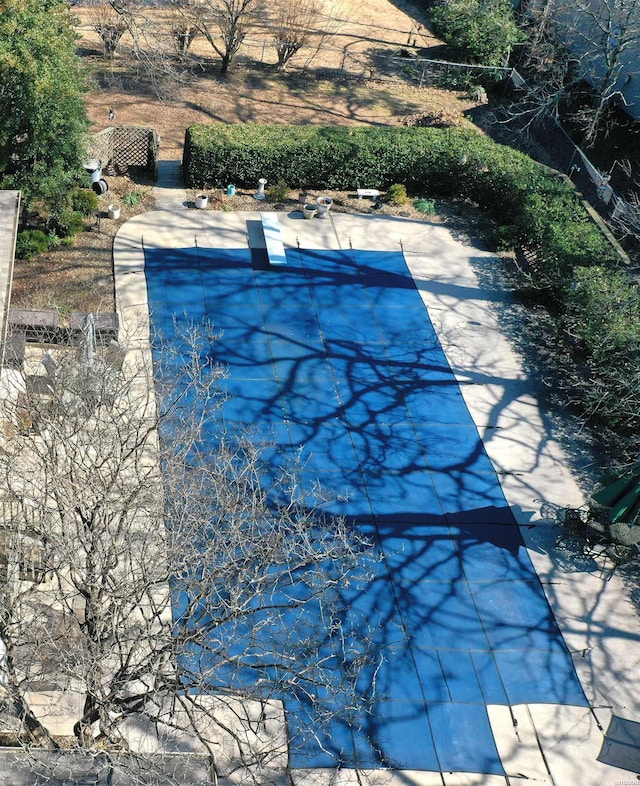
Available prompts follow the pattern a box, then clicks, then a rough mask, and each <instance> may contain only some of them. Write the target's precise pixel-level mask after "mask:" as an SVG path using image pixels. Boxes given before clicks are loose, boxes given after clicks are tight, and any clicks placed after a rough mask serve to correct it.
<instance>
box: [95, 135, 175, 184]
mask: <svg viewBox="0 0 640 786" xmlns="http://www.w3.org/2000/svg"><path fill="white" fill-rule="evenodd" d="M159 146H160V145H159V139H158V134H157V133H156V131H155V129H153V128H144V127H141V126H109V128H105V129H103V130H102V131H99V132H98V133H97V134H94V135H93V136H92V137H91V141H90V143H89V157H90V158H96V159H98V160H99V161H101V162H102V169H103V171H105V172H107V173H112V174H117V175H122V174H125V173H126V172H128V171H129V170H130V169H131V168H132V167H137V168H140V169H145V170H146V171H148V172H149V173H150V174H151V175H153V176H154V177H155V176H156V168H157V164H158V152H159Z"/></svg>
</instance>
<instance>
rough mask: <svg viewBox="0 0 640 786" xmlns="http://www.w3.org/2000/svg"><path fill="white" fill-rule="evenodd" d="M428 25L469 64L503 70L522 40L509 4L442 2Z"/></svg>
mask: <svg viewBox="0 0 640 786" xmlns="http://www.w3.org/2000/svg"><path fill="white" fill-rule="evenodd" d="M431 21H432V24H433V27H434V32H435V33H436V34H437V35H439V36H440V37H441V38H442V39H443V40H444V41H446V42H447V44H449V46H450V47H451V48H452V49H453V50H454V52H455V53H456V55H457V56H458V57H459V58H460V59H461V60H464V61H466V62H468V63H480V64H481V65H487V66H503V65H505V64H506V62H507V60H508V59H509V54H510V52H511V48H512V47H513V45H514V44H515V43H517V42H518V41H520V40H522V33H521V32H520V30H519V28H518V26H517V24H516V21H515V17H514V12H513V5H512V3H511V2H510V0H444V2H443V3H442V4H441V5H438V6H436V7H435V8H434V9H433V10H432V12H431Z"/></svg>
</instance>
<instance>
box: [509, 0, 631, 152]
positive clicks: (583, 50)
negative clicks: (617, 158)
mask: <svg viewBox="0 0 640 786" xmlns="http://www.w3.org/2000/svg"><path fill="white" fill-rule="evenodd" d="M524 15H525V18H526V19H527V20H528V22H529V25H530V30H531V36H530V39H529V42H528V44H527V46H526V47H525V51H526V58H525V65H526V67H527V71H528V81H529V91H528V95H527V98H526V101H525V105H524V106H525V114H526V113H529V115H531V116H537V115H539V114H541V112H542V113H544V112H546V113H550V114H552V115H554V116H557V115H559V113H560V110H561V108H563V107H565V108H566V105H567V103H568V102H569V100H570V99H573V98H574V97H575V96H577V95H578V94H579V93H580V92H582V93H584V86H585V85H589V88H590V90H591V91H592V95H591V98H590V100H589V101H588V102H587V103H586V104H583V105H582V106H581V107H580V108H578V109H577V110H575V111H574V112H573V119H574V121H575V122H576V123H577V124H578V125H579V126H580V127H581V129H582V132H583V135H584V143H585V144H587V145H592V144H593V143H594V141H595V139H596V137H597V136H598V135H599V134H601V133H603V132H604V133H606V130H607V124H606V120H607V117H608V115H609V112H610V109H611V108H612V107H613V106H615V105H616V104H623V105H624V104H625V102H626V98H625V89H626V87H627V85H628V84H629V83H630V82H631V81H632V79H633V77H634V76H635V75H637V74H638V66H637V51H638V48H639V47H640V2H639V0H575V1H574V2H571V3H568V2H566V0H529V2H528V3H527V4H526V6H525V7H524ZM519 109H520V110H522V107H519Z"/></svg>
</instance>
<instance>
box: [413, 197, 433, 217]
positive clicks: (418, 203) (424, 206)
mask: <svg viewBox="0 0 640 786" xmlns="http://www.w3.org/2000/svg"><path fill="white" fill-rule="evenodd" d="M413 206H414V207H415V209H416V210H417V211H418V213H426V215H428V216H432V215H434V213H435V212H436V203H435V202H434V200H433V199H425V198H424V197H420V198H419V199H416V200H415V202H414V203H413Z"/></svg>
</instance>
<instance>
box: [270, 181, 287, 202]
mask: <svg viewBox="0 0 640 786" xmlns="http://www.w3.org/2000/svg"><path fill="white" fill-rule="evenodd" d="M290 191H291V189H290V188H289V186H288V185H287V184H286V183H285V181H284V180H278V182H277V183H276V184H275V185H273V186H271V187H270V188H268V189H267V196H268V197H269V199H270V200H271V201H272V202H286V201H287V199H289V192H290Z"/></svg>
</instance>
